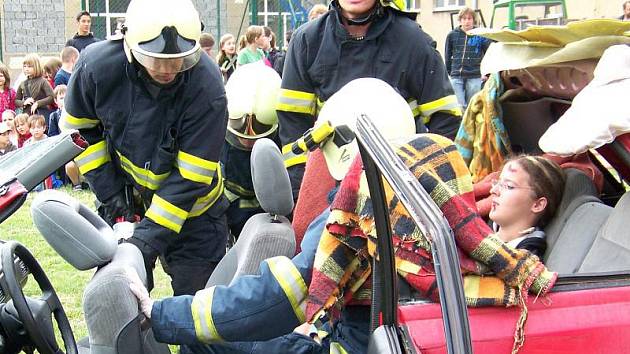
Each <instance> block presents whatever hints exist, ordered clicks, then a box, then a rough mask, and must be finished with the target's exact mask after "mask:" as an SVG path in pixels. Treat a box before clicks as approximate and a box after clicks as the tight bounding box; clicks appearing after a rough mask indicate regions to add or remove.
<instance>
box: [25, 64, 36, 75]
mask: <svg viewBox="0 0 630 354" xmlns="http://www.w3.org/2000/svg"><path fill="white" fill-rule="evenodd" d="M22 72H23V73H24V75H26V77H32V76H33V75H35V68H34V67H33V65H31V64H29V63H24V65H22Z"/></svg>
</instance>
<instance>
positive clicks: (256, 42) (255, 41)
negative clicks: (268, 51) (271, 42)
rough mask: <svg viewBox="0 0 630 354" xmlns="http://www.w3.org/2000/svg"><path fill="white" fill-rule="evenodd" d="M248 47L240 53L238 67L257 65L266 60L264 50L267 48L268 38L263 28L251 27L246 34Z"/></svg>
mask: <svg viewBox="0 0 630 354" xmlns="http://www.w3.org/2000/svg"><path fill="white" fill-rule="evenodd" d="M245 38H246V40H247V46H245V48H243V50H241V51H240V52H239V53H238V59H237V61H236V62H237V63H238V65H245V64H249V63H255V62H257V61H259V60H263V58H265V53H264V52H263V51H262V48H265V46H267V41H268V39H267V37H266V36H265V32H264V30H263V27H262V26H249V27H248V28H247V32H245Z"/></svg>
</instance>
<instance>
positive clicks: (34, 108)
mask: <svg viewBox="0 0 630 354" xmlns="http://www.w3.org/2000/svg"><path fill="white" fill-rule="evenodd" d="M35 113H37V101H35V102H33V105H32V106H31V114H35Z"/></svg>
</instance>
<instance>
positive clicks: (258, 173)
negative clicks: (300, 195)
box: [250, 139, 293, 216]
mask: <svg viewBox="0 0 630 354" xmlns="http://www.w3.org/2000/svg"><path fill="white" fill-rule="evenodd" d="M250 161H251V166H252V182H253V183H254V191H255V192H256V198H257V199H258V202H259V203H260V206H261V207H262V208H263V210H264V211H266V212H268V213H270V214H274V215H285V216H286V215H289V214H290V213H291V211H292V210H293V193H292V191H291V182H290V181H289V174H288V172H287V169H286V168H285V167H284V161H283V159H282V153H281V152H280V149H278V147H277V146H276V144H275V143H274V142H273V141H271V140H269V139H260V140H257V141H256V144H254V148H253V149H252V155H251V157H250Z"/></svg>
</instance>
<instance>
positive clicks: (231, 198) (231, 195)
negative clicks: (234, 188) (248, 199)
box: [223, 188, 240, 203]
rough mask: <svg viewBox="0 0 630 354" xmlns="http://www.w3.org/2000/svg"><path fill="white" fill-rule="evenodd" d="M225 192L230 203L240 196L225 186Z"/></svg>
mask: <svg viewBox="0 0 630 354" xmlns="http://www.w3.org/2000/svg"><path fill="white" fill-rule="evenodd" d="M223 194H224V195H225V197H226V198H227V199H228V200H229V201H230V203H232V202H233V201H235V200H237V199H238V198H240V197H239V196H238V195H236V194H234V193H232V192H230V190H229V189H227V188H224V189H223Z"/></svg>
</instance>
